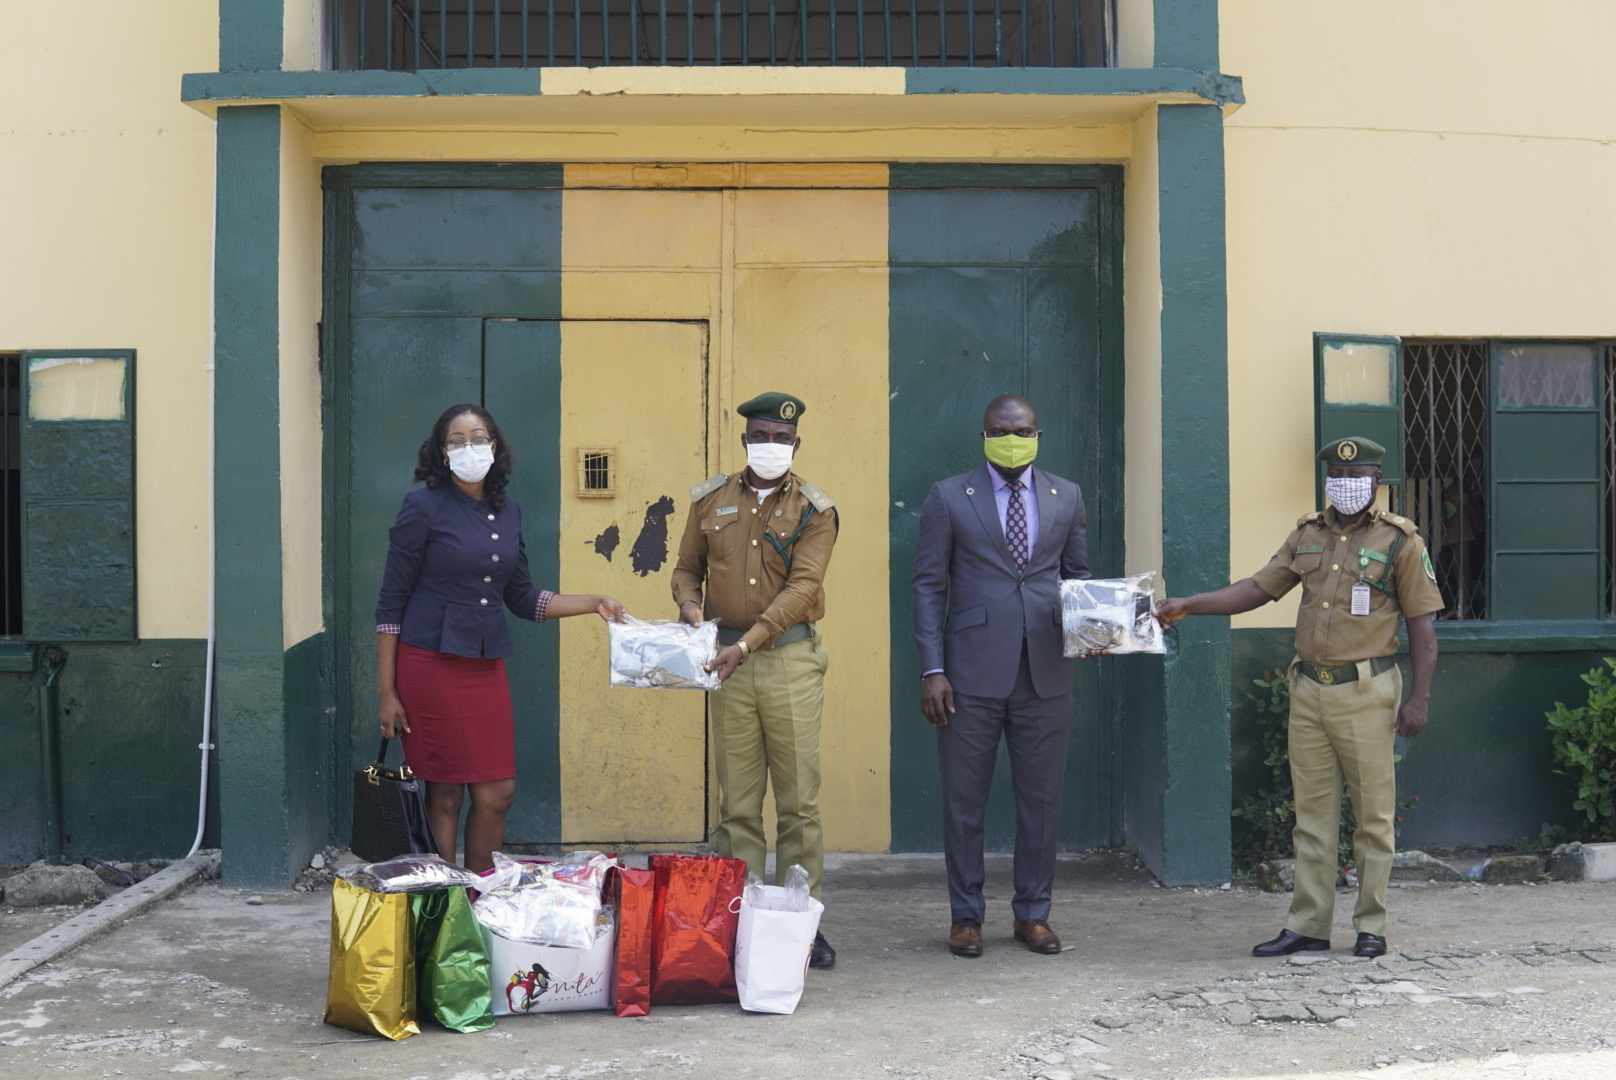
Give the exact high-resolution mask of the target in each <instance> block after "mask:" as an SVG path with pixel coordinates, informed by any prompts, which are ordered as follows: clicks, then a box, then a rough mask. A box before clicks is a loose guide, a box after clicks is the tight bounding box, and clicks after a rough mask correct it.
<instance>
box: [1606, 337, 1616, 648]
mask: <svg viewBox="0 0 1616 1080" xmlns="http://www.w3.org/2000/svg"><path fill="white" fill-rule="evenodd" d="M1604 359H1605V373H1604V374H1605V394H1604V398H1605V401H1604V404H1605V617H1606V618H1607V619H1609V618H1616V344H1607V345H1606V346H1605V358H1604Z"/></svg>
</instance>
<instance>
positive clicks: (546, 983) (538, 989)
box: [505, 964, 550, 1013]
mask: <svg viewBox="0 0 1616 1080" xmlns="http://www.w3.org/2000/svg"><path fill="white" fill-rule="evenodd" d="M548 989H550V973H549V972H548V971H546V970H545V969H544V965H543V964H534V965H533V967H532V968H531V969H530V970H528V971H518V972H517V973H516V974H514V975H512V976H511V981H510V984H509V985H507V986H506V987H505V1004H506V1005H508V1006H510V1009H511V1012H524V1013H525V1012H531V1011H532V1009H533V1006H535V1005H537V1004H538V1003H539V998H541V997H543V996H544V992H545V991H546V990H548ZM518 991H520V994H518Z"/></svg>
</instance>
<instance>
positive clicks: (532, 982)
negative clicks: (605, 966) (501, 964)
mask: <svg viewBox="0 0 1616 1080" xmlns="http://www.w3.org/2000/svg"><path fill="white" fill-rule="evenodd" d="M605 979H606V973H605V972H602V971H581V972H579V973H578V974H577V975H576V976H574V977H573V978H570V979H556V978H555V977H554V976H552V975H551V974H550V972H549V971H548V970H547V969H546V968H545V966H544V965H543V964H537V963H536V964H534V965H533V966H532V967H531V968H529V969H528V970H527V971H517V972H516V973H515V974H513V975H512V976H511V981H510V982H509V984H507V985H506V987H505V1004H506V1005H508V1006H509V1007H510V1010H511V1012H513V1013H526V1012H532V1011H533V1010H534V1009H535V1008H537V1007H538V1004H539V999H540V998H542V997H544V996H545V995H546V994H548V995H549V996H550V1001H551V1002H557V1001H565V1000H567V999H569V998H588V997H590V996H592V995H594V994H596V993H597V992H598V991H599V989H600V986H601V984H602V983H603V982H604V981H605Z"/></svg>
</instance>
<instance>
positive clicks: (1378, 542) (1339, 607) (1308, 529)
mask: <svg viewBox="0 0 1616 1080" xmlns="http://www.w3.org/2000/svg"><path fill="white" fill-rule="evenodd" d="M1398 537H1402V538H1403V542H1402V543H1401V544H1400V545H1398V548H1397V556H1396V563H1395V565H1393V564H1392V563H1391V562H1390V555H1391V550H1392V545H1393V544H1394V543H1395V542H1396V540H1397V538H1398ZM1251 580H1253V581H1255V582H1256V583H1257V585H1258V586H1259V587H1260V588H1261V589H1262V590H1263V591H1264V592H1266V593H1267V594H1268V595H1269V596H1272V597H1273V598H1274V599H1275V600H1278V599H1279V598H1280V597H1282V596H1284V595H1285V594H1286V593H1288V592H1290V591H1291V589H1293V588H1295V587H1296V586H1297V584H1300V585H1301V586H1302V606H1301V609H1300V610H1299V611H1298V612H1297V614H1296V655H1298V656H1300V657H1301V658H1302V659H1303V660H1305V661H1307V662H1308V663H1309V664H1313V665H1314V666H1316V667H1339V666H1340V665H1342V664H1354V663H1357V662H1358V661H1359V660H1372V659H1374V658H1375V657H1377V656H1390V655H1392V654H1393V653H1395V652H1396V651H1397V618H1398V616H1399V615H1401V616H1402V617H1403V618H1405V619H1417V618H1419V617H1420V616H1421V615H1429V614H1431V613H1432V612H1434V611H1441V610H1442V608H1443V607H1444V604H1443V602H1442V593H1441V591H1440V590H1438V589H1437V587H1436V572H1435V571H1434V570H1432V569H1431V559H1430V556H1429V555H1427V554H1426V552H1425V541H1423V540H1421V539H1420V536H1419V533H1417V532H1416V531H1415V529H1414V523H1413V522H1412V521H1410V520H1409V519H1408V518H1405V517H1402V516H1400V515H1397V514H1388V513H1385V512H1383V511H1376V512H1375V513H1373V514H1371V515H1369V516H1368V517H1365V518H1362V519H1360V520H1359V522H1358V523H1357V524H1356V525H1355V526H1353V527H1352V528H1350V529H1346V530H1343V529H1342V527H1341V521H1340V518H1338V517H1337V516H1336V512H1335V508H1334V507H1331V508H1329V509H1327V510H1324V511H1322V512H1316V513H1312V514H1308V515H1307V516H1306V517H1304V518H1302V519H1301V520H1299V521H1298V522H1297V523H1296V531H1294V532H1292V533H1291V534H1290V536H1288V537H1287V538H1286V539H1285V543H1284V546H1282V547H1281V548H1280V549H1279V550H1278V551H1276V552H1275V553H1274V557H1273V558H1272V559H1270V560H1269V561H1268V565H1267V566H1265V567H1263V568H1262V569H1261V570H1259V571H1257V572H1256V573H1255V574H1253V575H1252V576H1251ZM1360 581H1362V582H1367V583H1369V584H1371V585H1374V584H1377V583H1378V584H1382V585H1386V586H1387V587H1389V588H1390V589H1391V590H1392V591H1393V592H1395V593H1396V594H1397V595H1396V597H1395V598H1394V597H1392V596H1389V595H1387V593H1386V592H1384V591H1382V590H1381V589H1378V588H1371V589H1370V590H1369V612H1368V614H1366V615H1354V614H1352V587H1353V586H1354V585H1357V584H1358V583H1359V582H1360Z"/></svg>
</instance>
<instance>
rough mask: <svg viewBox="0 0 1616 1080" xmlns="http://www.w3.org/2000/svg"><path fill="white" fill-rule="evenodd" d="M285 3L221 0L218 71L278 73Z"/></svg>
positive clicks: (282, 40) (271, 0) (280, 0)
mask: <svg viewBox="0 0 1616 1080" xmlns="http://www.w3.org/2000/svg"><path fill="white" fill-rule="evenodd" d="M285 21H286V4H285V2H284V0H219V70H220V71H279V70H280V66H281V55H282V49H283V42H284V40H285V30H284V24H285Z"/></svg>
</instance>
